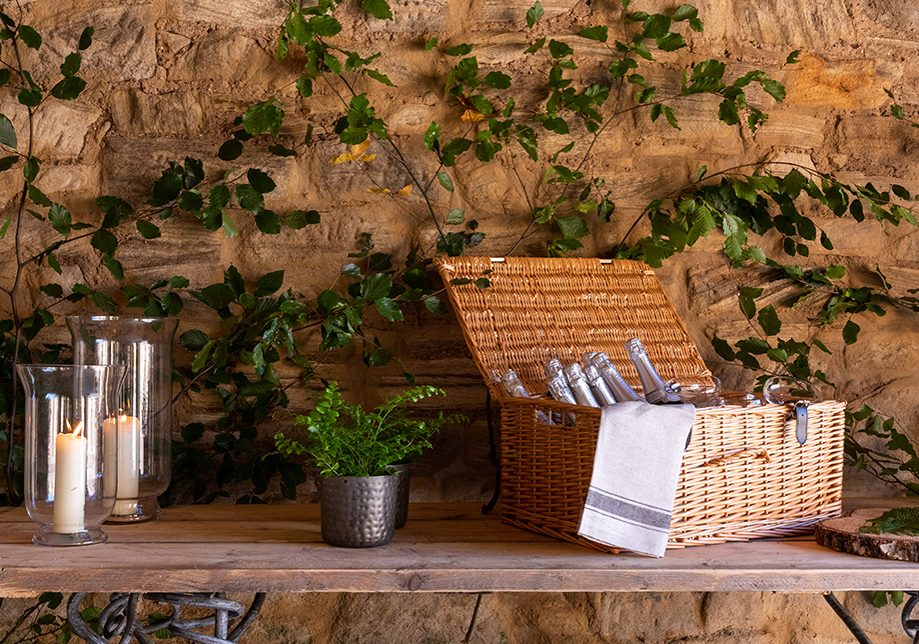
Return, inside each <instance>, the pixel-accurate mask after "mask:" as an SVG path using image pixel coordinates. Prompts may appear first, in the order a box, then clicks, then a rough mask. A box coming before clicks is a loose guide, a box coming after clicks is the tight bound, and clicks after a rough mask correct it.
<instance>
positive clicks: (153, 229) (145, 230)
mask: <svg viewBox="0 0 919 644" xmlns="http://www.w3.org/2000/svg"><path fill="white" fill-rule="evenodd" d="M137 230H138V232H140V234H141V236H142V237H143V238H144V239H156V238H157V237H159V236H160V235H161V234H162V233H161V232H160V229H159V226H156V225H155V224H151V223H150V222H149V221H145V220H143V219H138V220H137Z"/></svg>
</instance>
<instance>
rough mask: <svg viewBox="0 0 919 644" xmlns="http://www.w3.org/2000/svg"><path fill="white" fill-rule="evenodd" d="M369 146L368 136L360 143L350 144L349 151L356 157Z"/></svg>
mask: <svg viewBox="0 0 919 644" xmlns="http://www.w3.org/2000/svg"><path fill="white" fill-rule="evenodd" d="M369 146H370V137H369V136H368V137H367V138H366V139H364V142H363V143H361V144H360V145H352V146H351V153H352V154H353V155H354V158H355V159H356V158H358V157H359V156H361V155H362V154H363V153H364V152H366V151H367V148H368V147H369Z"/></svg>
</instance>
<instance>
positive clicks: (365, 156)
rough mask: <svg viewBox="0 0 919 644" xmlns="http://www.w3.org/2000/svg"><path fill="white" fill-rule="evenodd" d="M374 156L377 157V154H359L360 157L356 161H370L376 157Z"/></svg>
mask: <svg viewBox="0 0 919 644" xmlns="http://www.w3.org/2000/svg"><path fill="white" fill-rule="evenodd" d="M376 158H377V155H375V154H363V155H361V158H360V159H358V161H367V162H370V161H373V160H374V159H376Z"/></svg>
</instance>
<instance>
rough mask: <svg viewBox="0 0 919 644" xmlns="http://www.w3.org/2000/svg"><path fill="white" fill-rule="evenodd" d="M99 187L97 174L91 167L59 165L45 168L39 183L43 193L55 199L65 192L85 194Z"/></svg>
mask: <svg viewBox="0 0 919 644" xmlns="http://www.w3.org/2000/svg"><path fill="white" fill-rule="evenodd" d="M96 185H97V177H96V173H95V172H93V170H92V169H91V168H90V167H89V166H84V165H58V166H50V167H46V168H44V170H43V171H42V174H41V180H40V181H39V187H40V188H41V189H42V191H43V192H44V193H45V194H46V195H48V196H50V197H51V198H52V199H55V195H56V194H59V193H65V192H83V191H87V190H92V189H93V188H95V187H96Z"/></svg>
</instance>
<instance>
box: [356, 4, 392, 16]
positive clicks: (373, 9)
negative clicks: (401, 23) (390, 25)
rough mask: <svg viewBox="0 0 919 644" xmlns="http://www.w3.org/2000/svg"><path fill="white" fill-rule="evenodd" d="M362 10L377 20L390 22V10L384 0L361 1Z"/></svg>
mask: <svg viewBox="0 0 919 644" xmlns="http://www.w3.org/2000/svg"><path fill="white" fill-rule="evenodd" d="M363 4H364V10H365V11H366V12H367V13H369V14H370V15H371V16H373V17H374V18H377V19H378V20H392V19H393V17H392V9H390V8H389V3H388V2H386V0H363Z"/></svg>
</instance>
